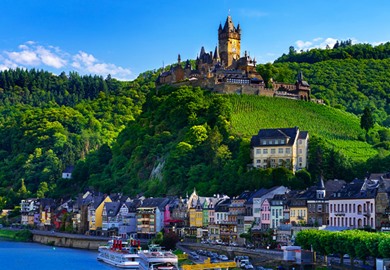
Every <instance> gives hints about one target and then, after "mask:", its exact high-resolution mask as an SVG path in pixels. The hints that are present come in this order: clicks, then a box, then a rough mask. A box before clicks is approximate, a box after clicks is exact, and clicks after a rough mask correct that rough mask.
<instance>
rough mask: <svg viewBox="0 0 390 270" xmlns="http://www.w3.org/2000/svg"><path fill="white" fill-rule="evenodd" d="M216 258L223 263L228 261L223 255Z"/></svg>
mask: <svg viewBox="0 0 390 270" xmlns="http://www.w3.org/2000/svg"><path fill="white" fill-rule="evenodd" d="M218 258H219V259H220V260H221V261H225V262H226V261H228V260H229V258H228V257H227V256H226V255H223V254H221V255H219V256H218Z"/></svg>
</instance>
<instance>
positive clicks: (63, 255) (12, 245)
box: [0, 239, 116, 270]
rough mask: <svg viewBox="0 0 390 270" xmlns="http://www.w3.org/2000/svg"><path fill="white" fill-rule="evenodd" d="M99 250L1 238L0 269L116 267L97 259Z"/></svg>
mask: <svg viewBox="0 0 390 270" xmlns="http://www.w3.org/2000/svg"><path fill="white" fill-rule="evenodd" d="M96 256H97V251H88V250H81V249H71V248H61V247H52V246H46V245H41V244H36V243H23V242H12V241H7V240H4V239H0V269H4V270H5V269H7V270H14V269H15V270H19V269H20V270H22V269H23V270H24V269H28V270H35V269H37V270H38V269H39V270H46V269H50V270H53V269H55V270H57V269H58V270H61V269H69V270H73V269H74V270H83V269H85V270H90V269H93V270H98V269H110V270H113V269H116V268H114V267H111V266H109V265H106V264H104V263H101V262H98V261H97V260H96Z"/></svg>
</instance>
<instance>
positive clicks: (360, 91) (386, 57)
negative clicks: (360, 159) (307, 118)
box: [258, 43, 390, 126]
mask: <svg viewBox="0 0 390 270" xmlns="http://www.w3.org/2000/svg"><path fill="white" fill-rule="evenodd" d="M345 44H346V45H344V46H339V47H338V48H336V49H312V50H310V51H308V52H302V53H296V52H295V51H294V50H291V49H290V53H289V54H288V55H284V56H282V57H280V58H279V59H277V60H276V61H275V64H274V65H272V64H266V65H259V67H258V70H259V72H260V73H261V74H262V75H263V77H264V79H265V81H266V82H269V79H270V78H273V79H274V80H276V81H286V82H294V81H295V76H296V74H298V72H299V71H300V70H302V71H303V74H304V75H305V77H306V80H307V81H308V82H309V83H310V85H311V88H312V94H313V96H315V97H316V98H319V99H323V100H325V101H326V102H327V103H329V104H330V105H331V106H334V107H338V108H342V109H345V110H346V111H348V112H352V113H354V114H356V115H361V114H362V113H363V110H364V108H365V107H369V108H370V109H371V110H372V114H373V117H374V120H375V122H377V123H381V124H382V125H384V126H390V116H389V114H390V107H389V105H388V104H389V101H390V76H389V70H390V43H386V44H381V45H378V46H376V47H372V46H371V45H369V44H356V45H350V44H348V43H345ZM343 55H348V57H343Z"/></svg>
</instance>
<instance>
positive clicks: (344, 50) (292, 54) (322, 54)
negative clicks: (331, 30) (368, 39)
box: [275, 40, 390, 64]
mask: <svg viewBox="0 0 390 270" xmlns="http://www.w3.org/2000/svg"><path fill="white" fill-rule="evenodd" d="M386 58H390V42H387V43H384V44H379V45H378V46H372V45H371V44H355V45H352V41H351V40H347V41H341V42H339V41H337V42H336V44H335V45H334V46H333V48H332V49H331V48H329V47H328V48H326V49H311V50H309V51H306V52H304V51H301V52H297V51H296V50H295V48H294V47H290V48H289V53H288V54H283V55H282V56H281V57H279V58H278V59H276V60H275V63H282V62H294V63H310V64H314V63H317V62H322V61H327V60H334V59H386Z"/></svg>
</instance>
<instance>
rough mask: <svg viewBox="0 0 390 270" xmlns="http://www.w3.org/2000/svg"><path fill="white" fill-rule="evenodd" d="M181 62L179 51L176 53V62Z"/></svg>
mask: <svg viewBox="0 0 390 270" xmlns="http://www.w3.org/2000/svg"><path fill="white" fill-rule="evenodd" d="M180 62H181V57H180V53H179V54H178V55H177V63H178V64H180Z"/></svg>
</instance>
